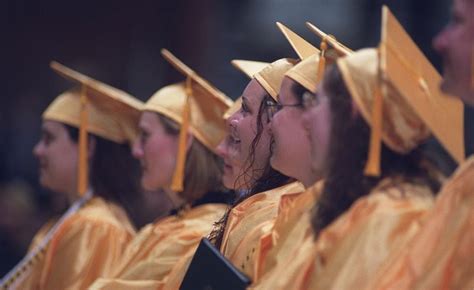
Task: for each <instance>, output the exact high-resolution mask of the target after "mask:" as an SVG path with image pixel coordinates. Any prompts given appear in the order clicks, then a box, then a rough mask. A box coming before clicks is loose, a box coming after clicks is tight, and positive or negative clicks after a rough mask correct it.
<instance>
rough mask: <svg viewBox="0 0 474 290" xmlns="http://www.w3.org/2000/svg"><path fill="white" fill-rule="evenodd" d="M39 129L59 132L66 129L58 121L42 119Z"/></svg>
mask: <svg viewBox="0 0 474 290" xmlns="http://www.w3.org/2000/svg"><path fill="white" fill-rule="evenodd" d="M41 129H42V130H43V131H46V132H49V133H61V132H65V131H66V126H64V124H62V123H60V122H58V121H53V120H43V122H42V124H41Z"/></svg>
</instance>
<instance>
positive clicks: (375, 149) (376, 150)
mask: <svg viewBox="0 0 474 290" xmlns="http://www.w3.org/2000/svg"><path fill="white" fill-rule="evenodd" d="M379 59H380V57H379ZM380 85H381V81H380V76H379V77H378V82H377V84H376V85H375V88H374V101H373V103H372V126H371V131H370V143H369V153H368V157H367V163H366V164H365V169H364V174H365V175H366V176H373V177H378V176H380V155H381V151H382V123H383V116H382V115H383V99H382V92H381V88H380Z"/></svg>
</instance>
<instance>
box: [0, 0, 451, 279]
mask: <svg viewBox="0 0 474 290" xmlns="http://www.w3.org/2000/svg"><path fill="white" fill-rule="evenodd" d="M382 4H387V5H388V6H389V7H390V8H391V9H392V11H393V12H394V14H395V15H396V16H397V18H398V19H399V20H400V22H401V23H402V24H403V25H404V27H405V28H406V29H407V31H408V32H409V33H410V34H411V35H412V37H413V38H414V40H415V42H416V43H417V44H418V45H419V46H420V48H421V49H422V50H423V51H424V52H425V54H426V55H427V56H428V58H429V59H430V60H431V61H432V62H433V63H434V64H435V66H436V67H437V68H438V69H439V68H440V59H439V57H438V56H437V55H436V54H435V53H434V51H433V49H432V48H431V39H432V38H433V36H434V35H435V34H436V33H437V32H438V31H439V30H440V29H441V28H442V27H443V26H444V25H445V24H446V23H447V21H448V20H449V11H450V1H449V0H431V1H416V0H392V1H376V0H313V1H311V0H292V1H290V0H233V1H230V0H229V1H224V0H199V1H190V0H189V1H185V0H172V1H159V0H155V1H151V0H136V1H118V0H115V1H110V0H101V1H97V0H95V1H92V0H82V1H65V0H50V1H42V0H3V1H1V3H0V27H1V29H2V30H1V31H0V32H1V35H2V42H1V45H0V46H1V48H0V52H1V66H0V72H1V75H0V76H1V83H2V84H3V85H2V90H1V99H0V107H1V110H0V134H1V138H0V164H1V167H0V220H1V222H0V275H2V274H3V273H5V271H7V270H8V269H9V268H11V267H12V265H14V263H15V262H16V261H17V260H18V259H19V258H21V257H22V255H23V254H24V251H25V248H26V246H27V245H28V243H29V241H30V239H31V237H32V235H33V234H34V232H35V231H36V230H37V229H38V227H39V226H40V225H41V224H43V223H44V222H45V221H46V220H47V219H48V218H49V217H50V216H52V215H53V214H55V213H58V212H60V211H61V209H62V208H63V206H64V201H62V200H61V197H57V196H56V197H54V196H53V195H52V194H51V193H48V192H46V191H44V190H42V189H40V188H39V186H38V181H37V163H36V160H35V159H34V157H33V156H32V154H31V151H32V148H33V146H34V144H35V142H36V141H37V140H38V138H39V133H40V131H39V128H40V123H41V121H40V120H41V119H40V116H41V113H42V111H43V110H44V109H45V108H46V106H47V105H48V104H49V103H50V102H51V101H52V100H53V99H54V98H55V97H56V96H57V95H58V94H59V93H61V92H62V91H63V90H65V89H67V88H69V86H70V83H68V82H67V81H65V80H63V79H62V78H60V77H59V76H57V75H55V73H53V72H52V71H51V70H50V69H49V62H50V61H51V60H57V61H59V62H61V63H63V64H65V65H67V66H70V67H72V68H74V69H77V70H79V71H81V72H83V73H85V74H88V75H90V76H92V77H94V78H97V79H99V80H102V81H104V82H106V83H108V84H110V85H112V86H116V87H118V88H120V89H123V90H125V91H128V92H129V93H131V94H133V95H135V96H136V97H138V98H140V99H142V100H146V99H148V98H149V97H150V96H151V95H152V94H153V93H154V92H155V91H156V90H157V89H159V88H160V87H162V86H164V85H166V84H169V83H170V82H172V81H177V80H179V79H180V76H179V74H177V73H176V72H174V71H173V69H172V68H171V67H170V66H169V65H167V64H166V63H165V61H164V60H163V59H162V58H161V56H160V49H161V48H168V49H169V50H170V51H171V52H173V53H174V54H175V55H176V56H178V57H179V58H180V59H182V60H183V61H184V62H185V63H187V64H188V65H189V66H191V67H192V68H193V69H195V70H196V71H197V72H198V73H200V74H201V75H202V76H204V77H205V78H207V79H208V80H209V81H211V82H212V83H213V84H214V85H215V86H217V87H218V88H220V89H221V90H222V91H224V92H225V93H227V94H228V95H229V96H231V97H232V98H236V97H237V96H239V94H240V93H241V92H242V90H243V88H244V86H245V84H246V82H247V80H246V78H245V77H244V76H243V75H241V74H240V73H239V72H237V71H236V70H235V69H234V68H233V67H232V66H231V65H230V61H231V60H232V59H234V58H241V59H250V60H260V61H269V62H270V61H273V60H275V59H278V58H281V57H296V55H295V54H294V53H293V51H292V49H291V47H290V46H289V45H288V44H287V42H286V40H285V38H284V37H283V35H282V34H281V33H280V32H279V30H278V29H277V28H276V25H275V22H276V21H280V22H282V23H284V24H286V25H287V26H289V27H290V28H291V29H292V30H294V31H296V32H297V33H299V34H300V35H302V36H303V37H305V38H306V39H307V40H309V41H310V42H312V43H313V44H314V45H317V46H319V39H318V38H317V37H316V36H314V35H313V34H312V33H311V32H310V31H309V30H308V29H306V27H305V25H304V22H305V21H310V22H312V23H313V24H316V25H317V26H319V27H321V28H322V29H323V30H325V31H326V32H328V33H331V34H333V35H335V36H336V37H337V38H338V39H339V40H340V41H342V42H343V43H345V44H346V45H347V46H349V47H351V48H353V49H358V48H362V47H367V46H374V45H376V44H377V42H378V40H379V31H380V14H381V9H380V8H381V5H382ZM58 200H59V201H58Z"/></svg>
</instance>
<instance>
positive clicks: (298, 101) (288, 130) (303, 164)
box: [270, 77, 317, 186]
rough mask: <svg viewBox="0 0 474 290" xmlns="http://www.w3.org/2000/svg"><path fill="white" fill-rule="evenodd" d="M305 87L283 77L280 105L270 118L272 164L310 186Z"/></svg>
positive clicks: (311, 178)
mask: <svg viewBox="0 0 474 290" xmlns="http://www.w3.org/2000/svg"><path fill="white" fill-rule="evenodd" d="M305 91H306V90H305V89H304V88H303V87H301V86H299V85H298V84H297V83H296V82H295V81H294V80H292V79H290V78H288V77H285V78H284V79H283V82H282V84H281V88H280V94H279V101H278V102H279V105H278V106H279V108H278V111H276V112H275V113H274V114H273V116H272V118H271V123H270V124H271V133H272V135H273V144H272V156H271V159H270V160H271V165H272V167H273V168H274V169H276V170H278V171H280V172H281V173H283V174H285V175H287V176H290V177H293V178H295V179H297V180H299V181H301V182H302V183H303V184H304V185H305V186H311V185H312V184H313V183H314V182H316V181H317V180H316V179H314V178H313V174H311V158H310V150H311V149H310V142H309V136H308V133H307V131H306V130H305V129H304V127H303V122H302V121H303V119H302V113H303V105H302V94H303V93H304V92H305Z"/></svg>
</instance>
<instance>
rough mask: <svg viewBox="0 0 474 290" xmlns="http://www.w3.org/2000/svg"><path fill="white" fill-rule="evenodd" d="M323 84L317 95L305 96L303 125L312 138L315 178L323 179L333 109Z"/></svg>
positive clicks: (312, 163)
mask: <svg viewBox="0 0 474 290" xmlns="http://www.w3.org/2000/svg"><path fill="white" fill-rule="evenodd" d="M329 98H330V96H328V94H327V92H326V90H325V89H324V86H323V84H322V82H321V83H320V84H319V86H318V89H317V92H316V93H315V94H305V96H304V100H303V103H304V107H305V109H304V113H303V125H304V127H305V128H306V130H307V132H308V133H309V136H310V142H311V169H312V170H311V171H312V174H313V175H314V176H315V178H318V179H320V178H323V177H324V175H325V173H326V170H327V157H328V154H329V143H330V138H331V126H332V124H331V107H330V103H329Z"/></svg>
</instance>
